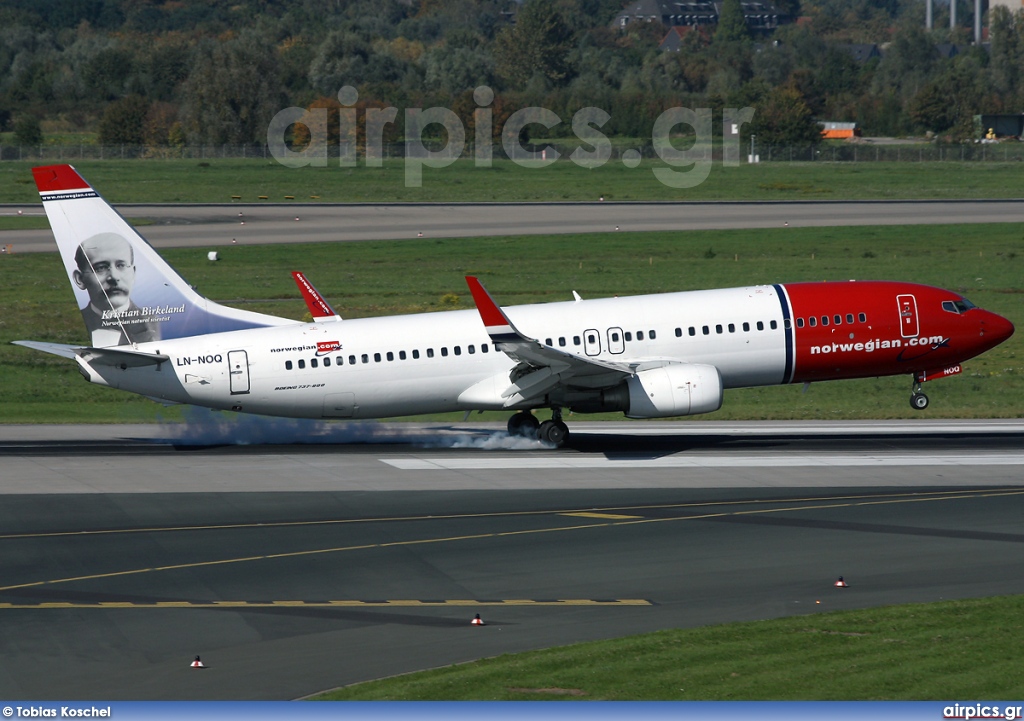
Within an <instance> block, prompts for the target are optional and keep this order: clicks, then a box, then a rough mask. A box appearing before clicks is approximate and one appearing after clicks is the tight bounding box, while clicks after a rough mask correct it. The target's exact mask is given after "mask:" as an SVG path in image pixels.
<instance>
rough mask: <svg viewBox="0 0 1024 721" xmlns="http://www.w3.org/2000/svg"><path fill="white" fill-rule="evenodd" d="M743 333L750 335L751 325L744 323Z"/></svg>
mask: <svg viewBox="0 0 1024 721" xmlns="http://www.w3.org/2000/svg"><path fill="white" fill-rule="evenodd" d="M743 332H744V333H749V332H750V323H744V324H743Z"/></svg>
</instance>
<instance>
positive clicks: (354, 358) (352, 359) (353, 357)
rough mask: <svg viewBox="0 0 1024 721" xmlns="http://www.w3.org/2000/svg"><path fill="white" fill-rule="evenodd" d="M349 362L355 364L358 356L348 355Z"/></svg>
mask: <svg viewBox="0 0 1024 721" xmlns="http://www.w3.org/2000/svg"><path fill="white" fill-rule="evenodd" d="M348 364H349V365H350V366H354V365H355V364H356V357H355V356H354V355H350V356H349V357H348Z"/></svg>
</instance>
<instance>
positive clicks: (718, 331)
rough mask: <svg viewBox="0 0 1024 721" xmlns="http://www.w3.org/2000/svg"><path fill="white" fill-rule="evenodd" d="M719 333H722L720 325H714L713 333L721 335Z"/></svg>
mask: <svg viewBox="0 0 1024 721" xmlns="http://www.w3.org/2000/svg"><path fill="white" fill-rule="evenodd" d="M721 332H722V326H721V324H719V325H716V326H715V333H718V334H721Z"/></svg>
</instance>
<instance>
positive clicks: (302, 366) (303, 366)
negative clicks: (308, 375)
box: [299, 360, 306, 368]
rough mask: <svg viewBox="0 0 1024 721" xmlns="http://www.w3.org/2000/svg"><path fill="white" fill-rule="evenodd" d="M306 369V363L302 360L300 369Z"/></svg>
mask: <svg viewBox="0 0 1024 721" xmlns="http://www.w3.org/2000/svg"><path fill="white" fill-rule="evenodd" d="M305 367H306V361H304V360H300V361H299V368H305Z"/></svg>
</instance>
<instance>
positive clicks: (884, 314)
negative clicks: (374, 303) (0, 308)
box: [16, 165, 1014, 447]
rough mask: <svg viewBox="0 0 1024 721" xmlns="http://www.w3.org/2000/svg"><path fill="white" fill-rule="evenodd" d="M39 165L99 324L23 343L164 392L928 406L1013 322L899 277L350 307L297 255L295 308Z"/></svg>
mask: <svg viewBox="0 0 1024 721" xmlns="http://www.w3.org/2000/svg"><path fill="white" fill-rule="evenodd" d="M32 172H33V175H34V177H35V180H36V184H37V187H38V189H39V193H40V196H41V198H42V202H43V206H44V208H45V210H46V214H47V217H48V219H49V222H50V226H51V228H52V230H53V235H54V238H55V240H56V242H57V246H58V248H59V249H60V253H61V257H62V260H63V262H64V266H65V268H66V270H67V274H68V279H69V280H70V281H71V285H72V289H73V290H74V292H75V296H76V299H77V301H78V307H79V308H80V309H81V311H82V316H83V319H84V320H85V322H86V327H87V329H88V330H89V332H90V340H89V342H88V343H85V344H82V345H65V344H57V343H45V342H38V341H16V343H17V344H18V345H22V346H26V347H28V348H32V349H35V350H39V351H44V352H47V353H52V354H56V355H58V356H63V357H66V358H70V359H73V360H74V361H75V362H76V363H77V364H78V368H79V370H80V372H81V373H82V375H83V376H84V377H85V378H86V379H87V380H88V381H89V382H91V383H96V384H99V385H105V386H109V387H111V388H119V389H122V390H126V391H130V392H133V393H138V394H141V395H143V396H146V397H148V398H151V399H154V400H158V401H161V402H164V403H184V404H193V405H197V406H205V407H208V408H213V409H221V410H231V411H238V412H243V413H257V414H265V415H274V416H290V417H303V418H325V419H366V418H383V417H393V416H403V415H416V414H426V413H440V412H449V411H466V412H467V413H468V412H470V411H474V410H476V411H482V410H507V411H511V412H513V414H512V415H511V417H510V419H509V422H508V430H509V433H511V434H513V435H523V436H529V437H533V438H537V439H539V440H541V441H542V442H544V443H546V444H549V445H551V446H556V447H557V446H562V445H563V444H565V442H566V440H567V438H568V434H569V430H568V427H567V426H566V424H565V422H564V421H563V412H564V411H566V410H569V411H572V412H574V413H597V412H622V413H624V414H625V415H626V416H627V417H630V418H670V417H677V416H688V415H694V414H700V413H709V412H712V411H716V410H718V409H719V408H720V407H721V406H722V402H723V396H724V391H725V390H726V389H732V388H744V387H753V386H767V385H778V384H792V383H805V384H806V383H811V382H817V381H827V380H839V379H849V378H864V377H873V376H887V375H896V374H907V375H910V376H911V378H912V395H911V405H912V406H913V407H914V408H916V409H918V410H922V409H924V408H925V407H927V406H928V398H927V396H926V395H924V393H922V392H921V385H922V384H923V383H925V382H927V381H931V380H934V379H937V378H942V377H946V376H950V375H955V374H957V373H960V372H961V364H962V363H963V362H964V361H966V360H968V359H969V358H973V357H975V356H977V355H979V354H981V353H983V352H985V351H987V350H989V349H991V348H994V347H995V346H997V345H999V344H1000V343H1002V342H1003V341H1005V340H1006V339H1007V338H1009V337H1010V336H1011V335H1012V334H1013V332H1014V327H1013V324H1012V323H1010V321H1008V320H1007V319H1006V318H1003V317H1001V316H999V315H997V314H995V313H992V312H990V311H986V310H983V309H981V308H978V307H976V306H975V305H974V304H973V303H971V302H970V301H969V300H967V299H966V298H964V297H962V296H961V295H960V294H958V293H954V292H952V291H948V290H942V289H941V288H935V287H931V286H925V285H918V284H914V283H903V282H893V281H848V282H820V283H786V284H781V283H777V284H772V285H759V286H750V287H742V288H725V289H713V290H695V291H686V292H675V293H661V294H656V295H640V296H632V297H621V298H599V299H586V300H584V299H581V298H580V297H579V295H578V294H576V293H575V291H574V292H573V296H574V299H573V300H572V301H565V302H555V303H544V304H534V305H522V306H510V307H506V308H502V307H501V306H499V305H498V303H497V302H495V300H494V299H493V297H492V296H491V295H490V293H488V291H487V290H486V289H485V288H484V286H483V284H482V283H481V282H480V280H479V279H478V278H475V277H473V276H467V277H466V282H467V284H468V287H469V290H470V293H471V295H472V297H473V300H474V303H475V306H476V308H475V310H472V309H471V310H458V311H447V312H439V313H431V314H415V315H401V316H391V317H381V318H360V319H348V320H344V319H342V318H341V316H339V315H338V314H337V313H336V312H335V311H334V310H333V309H332V308H331V307H330V305H328V304H327V302H326V301H325V300H324V299H323V297H322V296H320V294H319V293H317V291H316V289H315V288H313V286H312V284H311V283H310V282H309V281H308V280H307V279H306V278H305V276H304V275H303V274H301V273H298V272H296V273H294V274H293V275H294V278H295V281H296V283H297V284H298V286H299V289H300V291H301V292H302V295H303V298H304V299H305V300H306V302H307V305H308V307H309V309H310V313H311V315H312V316H313V322H300V321H295V320H291V319H287V318H280V317H276V316H271V315H264V314H261V313H254V312H251V311H245V310H239V309H235V308H229V307H225V306H222V305H219V304H217V303H215V302H213V301H211V300H208V299H206V298H204V297H202V296H200V295H199V294H198V293H196V292H195V291H194V290H193V289H192V288H191V287H190V286H189V285H188V283H186V282H185V280H184V279H182V278H181V276H179V275H178V274H177V273H176V272H175V271H174V270H173V269H172V268H171V267H170V266H169V265H168V264H167V263H166V261H164V260H163V258H162V257H161V256H160V255H159V254H158V253H157V252H156V250H155V249H154V248H153V247H152V246H151V245H149V243H147V242H146V241H145V240H144V239H143V238H142V237H141V236H140V235H139V234H138V233H137V232H136V230H135V229H134V228H133V227H132V226H131V225H129V224H128V222H127V221H126V220H125V219H124V218H123V217H121V215H120V214H118V213H117V211H115V210H114V209H113V208H112V207H111V206H110V205H109V204H108V203H107V202H106V201H105V200H104V199H103V198H102V197H101V196H100V195H99V194H98V193H97V192H96V191H95V190H94V189H93V188H92V187H90V186H89V184H88V183H86V181H85V180H83V179H82V177H81V176H80V175H79V174H78V172H77V171H75V169H74V168H73V167H72V166H70V165H53V166H46V167H38V168H34V169H33V171H32ZM543 408H547V409H550V410H551V419H550V420H545V421H544V422H543V423H541V422H539V420H538V419H537V418H536V417H535V415H534V413H533V412H534V411H535V410H537V409H543Z"/></svg>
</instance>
